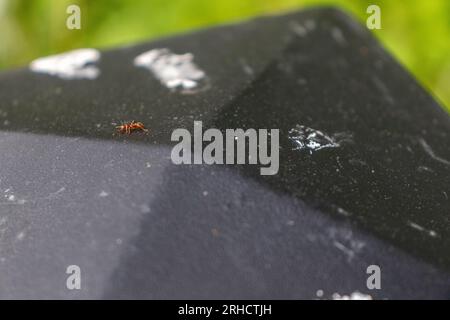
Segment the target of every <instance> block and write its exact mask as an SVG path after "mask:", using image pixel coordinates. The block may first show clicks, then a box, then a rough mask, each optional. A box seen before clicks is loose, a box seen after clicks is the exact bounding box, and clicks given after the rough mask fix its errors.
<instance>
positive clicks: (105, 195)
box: [98, 190, 109, 198]
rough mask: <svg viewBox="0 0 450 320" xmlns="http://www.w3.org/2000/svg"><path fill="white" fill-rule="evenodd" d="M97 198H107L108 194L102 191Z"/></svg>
mask: <svg viewBox="0 0 450 320" xmlns="http://www.w3.org/2000/svg"><path fill="white" fill-rule="evenodd" d="M98 196H99V197H101V198H105V197H107V196H109V193H108V192H106V191H104V190H102V192H100V194H99V195H98Z"/></svg>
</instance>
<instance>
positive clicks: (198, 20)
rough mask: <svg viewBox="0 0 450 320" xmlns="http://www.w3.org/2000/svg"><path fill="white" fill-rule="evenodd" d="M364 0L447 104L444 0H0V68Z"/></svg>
mask: <svg viewBox="0 0 450 320" xmlns="http://www.w3.org/2000/svg"><path fill="white" fill-rule="evenodd" d="M69 4H78V5H79V6H80V7H81V10H82V29H81V30H68V29H67V28H66V27H65V21H66V18H67V14H66V8H67V6H68V5H69ZM370 4H377V5H379V6H380V7H381V14H382V30H377V31H375V32H374V33H375V35H376V36H377V37H378V38H379V39H380V40H381V41H382V43H383V44H384V45H385V46H386V47H387V48H388V49H389V50H390V51H391V52H392V53H393V54H394V55H395V56H396V57H397V58H398V59H399V60H400V61H401V62H402V63H403V64H404V65H405V66H406V67H407V68H408V69H409V70H410V71H411V72H412V73H413V74H414V75H415V76H416V77H417V78H418V79H419V81H420V82H421V83H422V84H423V85H425V86H426V87H428V88H429V89H430V90H431V92H432V93H434V95H435V96H437V97H438V98H439V100H441V102H443V104H445V105H446V106H447V108H448V110H450V86H449V84H450V0H379V1H376V0H331V1H330V0H323V1H322V0H0V69H6V68H8V69H9V68H13V67H16V66H20V65H24V64H27V63H28V62H29V61H30V60H32V59H34V58H36V57H39V56H44V55H48V54H53V53H57V52H62V51H66V50H69V49H74V48H79V47H97V48H107V47H112V46H120V45H125V44H130V43H133V42H138V41H141V40H147V39H150V38H157V37H162V36H166V35H170V34H174V33H178V32H184V31H187V30H191V29H196V28H201V27H205V26H210V25H215V24H219V23H224V22H227V23H228V22H232V21H239V20H243V19H246V18H248V17H252V16H256V15H261V14H276V13H279V12H282V11H287V10H295V9H300V8H303V7H306V6H311V5H335V6H338V7H340V8H342V9H344V10H346V11H348V12H350V13H352V14H353V15H354V16H356V17H357V18H359V19H360V20H361V22H362V23H365V20H366V18H367V14H366V8H367V6H368V5H370Z"/></svg>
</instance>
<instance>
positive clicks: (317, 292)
mask: <svg viewBox="0 0 450 320" xmlns="http://www.w3.org/2000/svg"><path fill="white" fill-rule="evenodd" d="M316 296H317V297H318V298H322V297H323V290H321V289H319V290H317V291H316Z"/></svg>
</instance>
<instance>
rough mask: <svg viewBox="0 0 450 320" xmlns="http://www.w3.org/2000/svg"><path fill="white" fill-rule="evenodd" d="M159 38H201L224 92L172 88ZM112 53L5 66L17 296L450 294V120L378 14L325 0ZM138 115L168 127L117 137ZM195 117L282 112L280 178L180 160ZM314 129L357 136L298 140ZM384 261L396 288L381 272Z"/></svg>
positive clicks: (172, 43) (6, 237)
mask: <svg viewBox="0 0 450 320" xmlns="http://www.w3.org/2000/svg"><path fill="white" fill-rule="evenodd" d="M299 25H300V26H303V29H301V28H300V29H301V30H306V31H307V32H306V33H303V31H302V32H299V31H298V30H299V29H298V26H299ZM305 25H308V26H312V27H311V28H310V29H308V28H306V29H305V27H304V26H305ZM152 48H169V49H170V50H171V51H173V52H175V53H185V52H191V53H193V54H194V57H195V58H194V61H195V63H196V64H197V65H198V66H199V67H201V68H202V69H203V70H204V71H205V72H206V75H207V79H208V86H207V88H206V89H205V90H201V91H199V92H197V93H194V94H183V93H180V92H177V91H170V90H168V89H167V88H166V87H164V86H163V85H162V84H161V83H160V82H159V81H158V80H157V79H155V78H154V77H153V76H152V75H151V73H149V71H148V70H145V69H142V68H136V67H134V66H133V63H132V61H133V59H134V57H135V56H137V55H138V54H140V53H142V52H144V51H146V50H149V49H152ZM98 66H99V68H100V70H101V75H100V76H99V77H98V79H96V80H62V79H59V78H57V77H53V76H49V75H45V74H37V73H32V72H30V71H29V70H28V69H20V70H16V71H9V72H5V73H3V74H1V75H0V111H2V113H1V114H2V118H0V120H3V121H0V129H1V132H0V148H1V150H2V152H1V153H0V193H4V194H5V198H2V199H0V239H1V245H0V259H1V260H0V298H11V297H12V298H307V299H312V298H316V291H317V290H319V289H320V290H323V291H324V298H330V297H331V295H332V294H333V293H335V292H338V293H340V294H350V293H352V292H355V291H359V292H363V293H366V294H370V295H371V296H372V297H374V298H449V297H450V289H449V285H450V277H449V271H450V255H449V252H450V237H449V236H450V221H449V217H450V216H449V214H450V210H449V209H450V204H449V201H450V200H449V199H448V195H450V190H449V186H450V174H449V172H450V165H449V163H448V161H450V148H449V144H448V141H449V136H448V135H449V133H450V122H449V117H448V115H447V114H446V113H445V112H444V111H443V109H442V108H441V107H440V106H439V105H438V104H437V103H436V102H435V101H433V99H432V98H431V97H430V96H429V94H427V93H426V92H425V91H424V90H423V89H422V88H421V87H420V86H419V85H418V84H417V83H416V82H415V81H414V80H413V79H412V77H411V76H410V75H409V74H408V73H407V72H405V71H404V70H403V69H402V67H400V66H399V65H398V64H397V63H396V62H395V61H394V60H393V59H392V58H391V57H390V56H389V55H388V54H387V53H386V52H385V51H384V50H383V49H382V48H381V47H380V45H379V44H378V43H377V42H376V41H375V40H374V39H373V38H372V37H371V35H370V34H369V32H368V31H367V30H366V29H365V28H364V27H363V26H360V25H359V24H357V23H355V22H354V21H353V20H351V19H349V18H348V17H347V16H345V15H344V14H342V13H341V12H340V11H336V10H333V9H321V10H310V11H305V12H302V13H294V14H290V15H286V16H280V17H267V18H260V19H256V20H253V21H250V22H246V23H242V24H239V25H229V26H224V27H219V28H214V29H210V30H205V31H200V32H196V33H194V34H192V35H186V36H180V37H174V38H170V39H164V40H159V41H156V42H152V43H150V44H142V45H138V46H133V47H128V48H123V49H115V50H111V51H106V52H103V53H102V58H101V60H100V62H99V63H98ZM249 70H251V72H249ZM131 119H136V120H138V121H142V122H144V123H145V124H146V125H147V127H149V128H150V130H151V133H150V134H149V135H135V136H131V137H118V136H113V135H112V132H113V130H114V126H113V125H111V123H112V122H120V121H124V120H131ZM4 120H7V121H6V122H4ZM194 120H202V121H203V122H204V127H205V128H208V127H217V128H221V129H225V128H280V144H281V150H280V171H279V173H278V175H275V176H264V177H263V176H260V175H259V167H255V166H208V165H191V166H189V165H183V166H176V165H173V164H172V163H171V160H170V151H171V147H172V146H173V144H174V143H172V142H171V141H170V136H171V133H172V131H173V130H174V129H175V128H183V127H184V128H187V129H189V130H191V131H192V127H193V121H194ZM299 125H303V126H307V127H311V128H314V129H317V130H321V131H323V132H325V133H327V134H329V135H333V134H337V133H345V135H346V136H347V137H348V141H347V142H346V143H343V144H342V145H341V146H340V147H337V148H328V149H322V150H319V151H315V152H312V153H309V152H305V151H302V150H293V149H294V148H293V145H292V142H291V141H290V140H289V130H291V129H293V128H296V127H297V126H299ZM297 128H298V127H297ZM7 189H10V190H9V191H7V192H5V190H7ZM205 191H206V192H205ZM11 194H13V195H14V199H15V201H10V200H8V199H7V197H8V196H10V195H11ZM101 194H102V195H106V194H107V196H103V197H102V196H100V195H101ZM18 200H23V201H21V202H19V201H18ZM411 223H414V224H416V225H419V226H421V227H422V228H424V229H423V230H418V229H417V228H414V227H411ZM430 232H434V233H431V234H430ZM70 264H77V265H79V266H80V267H81V270H82V288H83V289H82V290H80V291H69V290H67V289H66V287H65V281H66V276H67V275H66V274H65V270H66V267H67V266H68V265H70ZM370 264H378V265H380V267H381V269H382V290H374V291H369V290H368V289H367V288H366V278H367V275H366V273H365V271H366V268H367V266H368V265H370Z"/></svg>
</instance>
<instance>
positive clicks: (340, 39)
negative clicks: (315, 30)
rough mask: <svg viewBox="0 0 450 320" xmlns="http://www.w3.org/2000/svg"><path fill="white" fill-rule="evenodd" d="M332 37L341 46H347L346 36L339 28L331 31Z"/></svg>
mask: <svg viewBox="0 0 450 320" xmlns="http://www.w3.org/2000/svg"><path fill="white" fill-rule="evenodd" d="M331 36H332V37H333V39H334V40H335V41H336V42H337V43H338V44H339V45H341V46H346V45H347V40H346V39H345V37H344V34H343V33H342V30H341V29H339V28H338V27H333V28H332V29H331Z"/></svg>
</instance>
